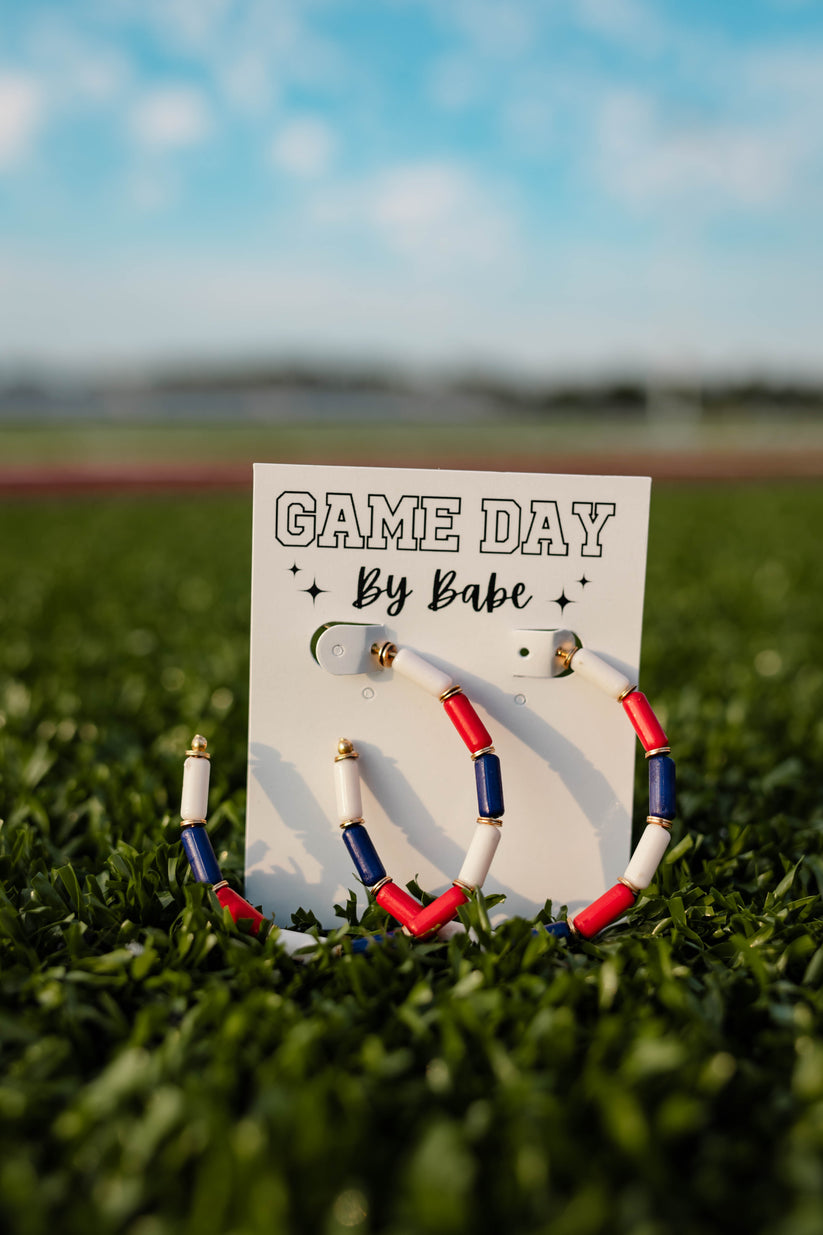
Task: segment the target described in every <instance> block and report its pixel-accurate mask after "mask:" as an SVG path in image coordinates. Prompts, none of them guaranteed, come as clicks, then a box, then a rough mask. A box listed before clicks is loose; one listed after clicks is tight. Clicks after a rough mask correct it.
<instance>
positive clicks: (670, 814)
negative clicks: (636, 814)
mask: <svg viewBox="0 0 823 1235" xmlns="http://www.w3.org/2000/svg"><path fill="white" fill-rule="evenodd" d="M675 803H676V794H675V776H674V759H671V758H670V757H669V756H668V755H652V757H651V759H650V760H649V814H650V815H657V816H658V817H659V818H660V819H674V816H675V813H676V808H675Z"/></svg>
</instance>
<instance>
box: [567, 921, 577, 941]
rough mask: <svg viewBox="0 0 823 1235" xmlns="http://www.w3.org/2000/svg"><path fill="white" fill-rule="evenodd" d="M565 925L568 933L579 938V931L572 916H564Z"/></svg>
mask: <svg viewBox="0 0 823 1235" xmlns="http://www.w3.org/2000/svg"><path fill="white" fill-rule="evenodd" d="M566 925H567V926H568V928H569V934H570V935H572V936H573V937H574V938H575V939H579V938H580V931H579V930H578V929H577V927H576V926H575V924H574V918H566Z"/></svg>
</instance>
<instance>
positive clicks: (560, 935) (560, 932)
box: [532, 922, 572, 939]
mask: <svg viewBox="0 0 823 1235" xmlns="http://www.w3.org/2000/svg"><path fill="white" fill-rule="evenodd" d="M541 931H545V933H546V934H547V935H554V936H555V938H557V939H571V934H572V933H571V929H570V927H569V924H568V922H547V923H546V924H545V926H539V927H537V928H536V929H535V930H533V931H532V934H533V935H539V934H540V932H541Z"/></svg>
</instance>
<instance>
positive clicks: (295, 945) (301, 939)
mask: <svg viewBox="0 0 823 1235" xmlns="http://www.w3.org/2000/svg"><path fill="white" fill-rule="evenodd" d="M277 942H278V943H279V944H280V945H281V947H282V948H284V949H285V951H286V952H287V953H288V954H289V956H294V954H295V953H296V952H301V951H302V950H303V949H304V948H311V947H314V948H316V947H317V940H316V939H315V937H314V935H309V934H307V933H306V932H305V931H290V930H286V928H285V927H283V926H281V927H280V928H279V929H278V932H277ZM297 959H298V960H299V961H303V960H308V959H309V957H308V955H306V956H298V957H297Z"/></svg>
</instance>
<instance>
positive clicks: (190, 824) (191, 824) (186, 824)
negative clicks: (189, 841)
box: [180, 819, 206, 828]
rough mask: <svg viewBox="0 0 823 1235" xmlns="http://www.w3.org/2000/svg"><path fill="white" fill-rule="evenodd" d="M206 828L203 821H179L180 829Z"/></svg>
mask: <svg viewBox="0 0 823 1235" xmlns="http://www.w3.org/2000/svg"><path fill="white" fill-rule="evenodd" d="M205 826H206V821H205V819H181V820H180V827H181V828H204V827H205Z"/></svg>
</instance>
